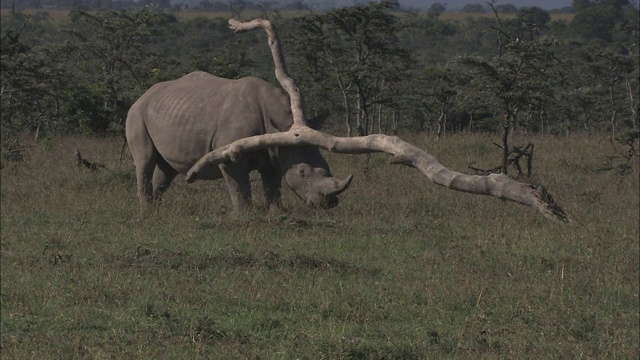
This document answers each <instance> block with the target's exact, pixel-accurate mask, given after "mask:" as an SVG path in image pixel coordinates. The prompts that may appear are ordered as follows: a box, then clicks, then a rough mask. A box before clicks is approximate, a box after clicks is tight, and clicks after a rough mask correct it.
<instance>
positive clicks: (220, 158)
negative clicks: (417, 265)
mask: <svg viewBox="0 0 640 360" xmlns="http://www.w3.org/2000/svg"><path fill="white" fill-rule="evenodd" d="M229 27H230V28H231V29H234V30H235V31H244V30H251V29H254V28H256V27H261V28H263V29H264V30H265V31H266V32H267V34H268V36H269V46H270V47H271V53H272V55H273V58H274V62H275V66H276V77H277V79H278V81H280V84H281V85H282V87H283V88H284V89H285V90H286V91H287V92H288V93H289V96H290V98H291V112H292V114H293V119H294V124H293V126H292V127H291V129H289V130H288V131H286V132H281V133H271V134H264V135H258V136H252V137H248V138H244V139H240V140H237V141H235V142H233V143H231V144H229V145H227V146H223V147H221V148H218V149H216V150H214V151H212V152H210V153H208V154H207V155H205V156H203V157H202V158H201V159H200V160H198V161H197V162H196V164H195V165H193V167H192V168H191V169H190V170H189V172H188V173H187V176H186V180H187V181H188V182H193V181H195V180H197V179H198V173H199V172H201V171H202V170H203V169H206V168H207V167H210V166H216V165H218V164H221V163H223V162H227V161H232V162H237V161H239V160H240V159H241V157H242V154H243V153H248V152H252V151H256V150H260V149H266V148H271V147H283V146H285V147H286V146H304V145H310V146H317V147H320V148H323V149H326V150H328V151H331V152H335V153H346V154H364V153H372V152H385V153H388V154H390V155H392V158H391V163H393V164H403V165H407V166H410V167H414V168H416V169H418V170H419V171H420V172H422V173H423V174H424V175H425V176H426V177H427V178H428V179H429V180H431V181H432V182H433V183H435V184H437V185H441V186H444V187H446V188H448V189H451V190H456V191H463V192H468V193H473V194H479V195H490V196H494V197H497V198H499V199H503V200H510V201H514V202H516V203H519V204H523V205H527V206H530V207H533V208H534V209H536V210H538V211H539V212H540V213H541V214H542V215H544V216H545V217H547V218H549V219H552V220H559V221H568V217H567V215H566V214H565V212H564V211H563V210H562V209H561V208H560V207H559V206H558V205H557V204H556V203H555V201H554V200H553V198H552V197H551V195H550V194H549V193H548V192H547V191H546V190H545V189H544V188H543V187H538V186H533V185H529V184H524V183H520V182H518V181H515V180H513V179H511V178H510V177H508V176H507V175H504V174H489V175H487V176H479V175H467V174H463V173H459V172H456V171H452V170H449V169H448V168H446V167H445V166H444V165H442V164H441V163H440V162H439V161H438V160H437V159H436V158H435V157H433V156H431V155H429V154H428V153H426V152H425V151H423V150H422V149H419V148H417V147H415V146H413V145H411V144H409V143H407V142H405V141H403V140H401V139H400V138H398V137H396V136H387V135H381V134H376V135H369V136H362V137H355V138H343V137H336V136H332V135H329V134H325V133H322V132H320V131H317V130H314V129H311V128H309V127H308V126H307V125H306V122H305V118H304V114H303V110H302V104H303V103H302V96H301V95H300V91H299V90H298V88H297V87H296V85H295V83H294V81H293V80H292V79H291V78H290V77H289V76H288V75H287V72H286V66H285V63H284V58H283V56H282V49H281V48H280V45H279V43H278V38H277V35H276V32H275V28H274V27H273V25H272V24H271V22H270V21H268V20H263V19H255V20H252V21H249V22H244V23H243V22H240V21H238V20H235V19H231V20H229Z"/></svg>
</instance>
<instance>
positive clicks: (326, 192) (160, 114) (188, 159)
mask: <svg viewBox="0 0 640 360" xmlns="http://www.w3.org/2000/svg"><path fill="white" fill-rule="evenodd" d="M292 124H293V118H292V115H291V109H290V101H289V97H288V96H287V95H286V94H285V93H284V91H282V90H281V89H279V88H277V87H275V86H273V85H271V84H269V83H268V82H266V81H264V80H261V79H258V78H255V77H245V78H241V79H237V80H230V79H224V78H220V77H217V76H214V75H211V74H208V73H205V72H200V71H197V72H193V73H190V74H188V75H185V76H183V77H181V78H179V79H177V80H171V81H166V82H161V83H157V84H155V85H153V86H152V87H151V88H150V89H149V90H147V92H145V93H144V94H143V95H142V96H141V97H140V98H139V99H138V100H137V101H136V102H135V103H134V104H133V106H132V107H131V109H130V110H129V113H128V116H127V122H126V137H127V143H128V145H129V149H130V151H131V154H132V155H133V160H134V163H135V167H136V177H137V193H138V198H139V199H140V201H141V202H143V203H147V202H150V201H153V200H155V199H157V198H158V197H159V196H160V195H161V194H162V193H163V192H164V191H165V190H166V189H167V188H168V187H169V185H170V183H171V181H172V180H173V179H174V178H175V177H176V175H177V174H179V173H181V174H186V173H187V171H188V170H189V169H190V168H191V167H192V166H193V165H194V164H195V163H196V161H198V160H199V159H200V158H201V157H202V156H204V155H205V154H207V153H208V152H210V151H212V150H214V149H217V148H219V147H221V146H224V145H227V144H230V143H232V142H234V141H236V140H238V139H242V138H245V137H249V136H254V135H262V134H266V133H274V132H282V131H287V130H288V129H289V128H290V127H291V126H292ZM253 170H258V172H259V173H260V176H261V178H262V185H263V188H264V192H265V197H266V200H267V204H268V205H269V207H270V208H274V207H276V208H277V207H280V205H281V200H280V196H281V194H280V186H281V183H282V178H283V174H284V180H285V182H286V183H287V185H288V186H289V187H290V188H291V190H293V191H294V192H295V193H296V194H297V195H298V196H299V197H300V198H301V199H302V200H304V201H305V202H306V204H307V205H310V206H313V207H322V208H332V207H334V206H336V205H337V204H338V197H337V195H338V194H339V193H341V192H343V191H344V190H346V189H347V187H348V186H349V184H350V183H351V179H352V176H351V175H349V176H348V177H347V178H346V179H344V180H338V179H336V178H334V177H332V175H331V171H330V170H329V165H328V164H327V162H326V161H325V159H324V158H323V157H322V155H321V154H320V151H319V150H318V148H315V147H280V148H271V149H268V150H263V151H257V152H253V153H250V154H246V155H245V156H244V157H243V158H242V159H241V161H240V162H238V163H223V164H221V165H219V166H217V167H214V166H212V167H210V168H209V169H207V170H205V171H200V172H199V173H198V179H205V180H214V179H220V178H224V179H225V180H226V182H227V186H228V188H229V193H230V195H231V201H232V204H233V207H234V209H235V211H236V212H242V211H244V210H245V209H246V207H247V206H248V205H249V204H250V201H251V186H250V180H249V173H250V172H251V171H253Z"/></svg>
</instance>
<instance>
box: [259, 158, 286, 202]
mask: <svg viewBox="0 0 640 360" xmlns="http://www.w3.org/2000/svg"><path fill="white" fill-rule="evenodd" d="M258 172H260V177H261V178H262V188H263V189H264V196H265V198H266V200H267V206H268V207H269V211H274V210H278V209H281V208H282V201H281V195H282V194H281V192H280V186H281V185H282V172H281V171H280V169H279V168H277V167H266V168H262V169H259V170H258Z"/></svg>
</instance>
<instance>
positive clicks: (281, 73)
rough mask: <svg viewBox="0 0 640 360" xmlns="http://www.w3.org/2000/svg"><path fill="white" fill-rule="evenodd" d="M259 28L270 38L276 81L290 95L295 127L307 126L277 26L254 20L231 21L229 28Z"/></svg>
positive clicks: (265, 21) (300, 98) (268, 22)
mask: <svg viewBox="0 0 640 360" xmlns="http://www.w3.org/2000/svg"><path fill="white" fill-rule="evenodd" d="M257 27H261V28H263V29H264V31H266V32H267V36H268V37H269V39H268V42H269V47H270V48H271V55H272V56H273V61H274V63H275V68H276V69H275V70H276V79H278V82H280V85H282V87H283V88H284V89H285V91H286V92H287V93H288V94H289V98H290V100H291V113H292V115H293V127H296V126H306V122H305V119H304V113H303V112H302V109H303V108H304V103H303V100H302V95H300V90H299V89H298V87H297V86H296V83H295V82H294V81H293V79H292V78H290V77H289V75H288V73H287V64H286V63H285V61H284V56H283V55H282V48H281V47H280V41H279V40H278V33H277V32H276V28H275V26H274V25H273V24H272V23H271V21H269V20H266V19H254V20H251V21H248V22H242V21H239V20H236V19H229V28H230V29H232V30H234V31H235V32H238V31H247V30H253V29H255V28H257Z"/></svg>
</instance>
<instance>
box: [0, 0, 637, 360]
mask: <svg viewBox="0 0 640 360" xmlns="http://www.w3.org/2000/svg"><path fill="white" fill-rule="evenodd" d="M103 3H105V4H106V3H108V2H106V1H105V2H103ZM112 3H115V2H112ZM118 3H124V2H118ZM265 3H266V2H265ZM2 4H3V5H5V2H4V1H3V3H2ZM83 4H84V3H83ZM134 5H135V7H136V8H135V9H119V8H113V7H111V8H102V9H96V7H92V6H89V5H86V4H84V5H83V7H80V8H77V7H76V8H73V6H69V7H68V8H67V10H65V12H64V13H60V12H55V11H54V10H53V9H52V10H51V11H43V10H45V9H44V8H42V9H40V10H35V11H33V10H29V11H27V10H24V11H23V10H20V9H15V11H8V12H5V11H3V13H2V22H1V24H0V27H1V41H2V42H1V54H0V55H1V62H0V64H1V70H2V72H1V79H0V80H1V81H2V90H1V106H2V108H1V110H2V119H1V130H2V132H1V145H2V159H1V163H0V164H1V168H2V171H1V173H0V175H1V179H0V180H1V183H0V184H1V187H0V189H1V193H0V204H1V206H2V213H1V225H2V227H1V229H2V237H1V242H0V257H1V258H0V260H1V261H0V269H1V273H2V282H1V285H0V286H1V289H0V290H1V291H0V306H1V309H2V311H0V316H1V323H0V325H1V331H2V334H1V341H0V345H1V351H2V354H1V355H2V357H3V358H5V357H7V358H16V359H21V358H60V357H64V358H68V357H74V358H100V357H117V358H150V357H154V356H155V357H161V358H176V359H178V358H185V357H186V358H211V357H219V358H257V357H266V358H321V357H325V358H354V359H366V358H415V359H422V358H454V357H458V358H460V357H461V358H501V357H508V358H514V357H522V356H526V357H533V358H560V357H574V356H577V355H582V356H586V357H604V358H638V356H639V355H640V350H639V345H638V342H637V340H638V336H639V331H640V330H639V325H638V324H639V323H640V315H639V312H638V306H639V304H640V303H639V299H638V287H639V285H640V284H639V282H640V280H639V266H640V265H639V260H638V258H639V257H638V255H639V240H638V236H639V234H638V227H639V224H638V219H639V217H640V214H639V213H638V209H639V207H640V204H639V200H638V188H639V184H638V176H637V174H638V158H637V149H638V46H637V44H638V10H637V8H634V7H633V6H629V3H628V1H604V0H599V1H574V8H573V10H574V12H575V13H572V14H562V16H560V15H558V14H550V13H548V12H546V11H543V10H542V9H539V8H524V9H515V10H514V9H512V8H509V7H499V6H496V7H495V8H493V9H487V8H486V7H485V8H484V11H485V13H484V14H478V13H477V12H475V13H474V12H473V11H472V10H473V9H471V8H469V9H467V10H466V11H465V12H464V13H458V14H449V13H446V12H442V11H440V10H442V9H440V8H438V7H435V8H430V9H429V10H428V11H426V12H424V13H419V12H414V11H404V10H402V9H397V8H393V7H388V6H383V5H376V4H373V5H366V6H355V7H351V8H342V9H333V10H330V11H326V12H312V13H310V12H308V9H306V10H305V9H302V10H299V9H298V10H295V11H293V10H286V11H285V10H284V9H278V8H274V7H263V8H251V9H250V8H244V9H228V8H227V9H226V10H225V9H222V10H223V11H225V12H218V13H213V12H207V13H203V12H198V11H187V10H186V9H175V8H174V9H172V8H169V7H167V8H165V7H146V8H142V9H140V8H139V5H140V3H134ZM46 10H48V9H46ZM230 10H231V11H230ZM476 10H477V9H476ZM493 10H495V11H496V13H497V16H496V14H493V13H492V12H493ZM232 13H233V15H241V16H242V17H251V16H255V15H259V16H268V17H270V18H271V19H272V20H273V21H274V22H275V24H276V25H277V26H278V27H279V30H280V31H281V36H282V39H283V40H284V48H285V49H284V50H285V55H286V56H287V60H288V62H289V65H290V66H289V67H290V71H291V73H292V75H293V77H294V78H295V79H296V81H297V82H298V83H299V84H300V87H301V89H302V91H303V93H304V95H305V98H306V105H307V107H308V108H307V109H306V111H307V114H310V115H315V114H319V113H322V112H325V111H328V112H329V114H330V115H329V118H328V120H327V122H326V127H327V128H328V129H329V131H330V132H332V133H336V134H343V135H344V134H350V135H352V136H356V135H362V134H368V133H376V132H382V133H399V134H401V136H402V137H403V138H404V139H406V140H407V141H409V142H411V143H414V144H416V145H418V146H420V147H422V148H424V149H427V150H428V151H429V152H430V153H432V154H434V155H435V156H437V157H438V158H440V160H442V161H443V163H445V164H446V165H448V166H450V167H451V168H453V169H456V170H458V171H462V172H472V171H473V170H472V169H470V168H469V166H470V163H472V162H473V164H472V166H473V167H476V168H482V169H489V168H495V166H496V165H499V163H500V161H501V157H502V153H503V150H504V149H502V150H501V149H499V148H498V147H496V146H495V145H494V144H492V142H498V141H499V139H501V138H506V139H507V141H506V142H504V143H502V144H500V145H501V146H503V147H504V146H505V145H506V149H512V148H513V145H524V144H527V143H534V144H535V157H534V159H535V160H534V162H533V166H534V168H533V175H532V177H530V178H528V179H525V180H526V181H529V182H532V183H536V184H542V185H544V186H546V187H547V188H549V189H550V191H551V192H552V193H553V194H554V195H555V197H556V200H557V201H558V203H559V204H560V205H562V206H563V207H564V209H565V210H566V211H567V213H568V214H569V216H570V217H571V218H572V220H573V222H572V223H570V224H568V225H567V224H563V225H561V224H555V223H551V222H548V221H547V220H544V219H543V218H541V217H540V216H538V215H537V214H535V213H534V212H533V211H532V210H529V209H526V208H523V207H520V206H518V205H515V204H511V203H502V202H500V201H498V200H495V199H489V198H483V197H475V196H471V195H466V194H460V193H454V192H451V191H449V190H446V189H441V188H437V187H434V186H432V185H431V184H428V183H425V182H424V179H423V177H421V176H420V175H418V174H416V173H414V172H413V170H411V169H407V168H403V167H389V166H388V165H386V159H385V157H384V156H379V155H371V156H341V155H332V154H327V157H328V161H329V163H330V164H331V165H332V170H333V172H334V173H336V174H337V175H338V176H341V175H343V174H347V173H354V175H355V179H356V180H355V181H354V183H353V185H352V187H351V188H350V189H349V191H348V192H346V193H345V194H344V195H343V196H342V197H341V205H340V206H339V207H338V208H336V209H333V210H330V211H313V210H310V209H306V208H304V207H303V206H304V205H303V204H301V203H299V201H297V200H296V199H294V196H293V195H292V194H291V193H290V192H286V191H285V199H284V202H285V204H286V206H287V207H288V208H289V211H288V212H287V213H283V214H280V215H273V216H266V215H265V214H264V213H263V212H262V211H261V209H260V206H258V208H257V209H255V211H254V212H253V213H251V214H249V215H247V216H246V217H244V218H241V219H233V218H232V217H231V216H229V214H228V213H229V212H230V206H229V204H227V203H228V195H227V193H226V189H225V188H224V184H223V183H219V182H202V183H196V184H192V185H189V186H187V185H186V184H185V183H184V182H182V181H176V184H175V188H173V189H172V190H171V191H169V192H168V193H167V196H166V197H165V198H164V200H163V204H162V206H159V207H158V208H156V209H153V210H151V211H150V212H147V213H140V212H139V210H138V207H137V204H136V200H135V179H134V171H133V165H132V162H131V160H130V158H129V157H128V155H127V152H126V151H125V152H124V155H125V156H124V158H123V159H121V150H122V145H123V140H122V139H121V138H120V134H122V129H123V124H124V119H125V117H126V112H127V110H128V108H129V107H130V105H131V104H132V103H133V102H134V101H135V100H136V99H137V97H138V96H140V95H141V94H142V93H143V92H144V91H145V90H146V89H148V87H149V86H151V85H152V84H154V83H156V82H158V81H163V80H168V79H174V78H177V77H179V76H182V75H184V74H186V73H188V72H190V71H193V70H204V71H208V72H210V73H214V74H217V75H220V76H224V77H229V78H237V77H241V76H247V75H254V76H259V77H262V78H265V79H268V80H270V81H271V82H272V83H274V84H275V83H276V82H275V79H274V78H273V66H272V61H271V57H270V54H269V49H268V47H267V46H266V39H265V37H264V34H262V33H260V32H250V33H243V34H242V35H234V34H233V33H231V32H230V31H229V30H228V29H227V24H226V20H227V18H228V17H229V16H230V15H232ZM214 14H215V15H214ZM218 15H219V17H217V16H218ZM436 140H437V141H436ZM75 150H81V151H82V154H83V155H84V156H85V157H87V158H89V159H91V160H94V161H98V162H101V163H103V164H105V166H106V168H105V169H102V170H100V171H98V172H90V171H84V170H85V169H80V168H76V166H75V157H74V151H75ZM629 174H632V175H629ZM256 192H257V193H260V192H259V191H256Z"/></svg>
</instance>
